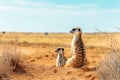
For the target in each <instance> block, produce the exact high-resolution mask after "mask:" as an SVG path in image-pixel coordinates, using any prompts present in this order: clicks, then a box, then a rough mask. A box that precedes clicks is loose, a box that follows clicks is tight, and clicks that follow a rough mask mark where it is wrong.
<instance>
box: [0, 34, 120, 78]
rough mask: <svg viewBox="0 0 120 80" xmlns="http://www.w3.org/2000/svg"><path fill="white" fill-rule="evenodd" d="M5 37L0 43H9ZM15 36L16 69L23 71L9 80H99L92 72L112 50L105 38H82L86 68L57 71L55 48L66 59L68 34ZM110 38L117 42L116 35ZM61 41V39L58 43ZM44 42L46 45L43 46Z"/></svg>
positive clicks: (68, 47)
mask: <svg viewBox="0 0 120 80" xmlns="http://www.w3.org/2000/svg"><path fill="white" fill-rule="evenodd" d="M1 35H2V34H1ZM9 35H10V34H9ZM9 35H8V34H6V35H2V37H1V41H3V40H6V41H8V42H10V41H9V40H7V39H6V37H5V36H9ZM19 35H20V37H19V39H20V40H19V45H18V49H19V50H20V51H21V55H22V57H21V61H20V65H21V67H22V68H23V69H24V70H25V71H15V72H13V73H11V75H10V76H11V79H12V80H99V79H98V75H97V71H96V70H95V69H94V68H96V67H97V66H98V65H99V62H100V61H101V60H102V59H103V58H104V56H106V54H109V53H110V52H111V51H112V50H113V43H111V38H110V37H108V36H106V35H105V34H83V41H84V43H85V48H86V55H87V59H88V64H87V65H86V66H84V67H82V68H72V67H59V68H58V67H55V64H56V57H57V54H56V53H55V52H54V50H55V48H56V47H59V46H60V47H61V46H62V47H64V48H65V56H66V57H67V58H69V57H70V43H71V39H72V35H71V34H59V36H58V34H50V35H47V36H46V35H44V34H42V35H41V34H32V33H31V35H30V34H29V37H28V34H20V33H19ZM25 35H27V36H26V37H27V38H28V39H24V38H26V37H25ZM36 35H37V36H36ZM56 35H57V36H56ZM69 35H70V36H69ZM38 36H39V37H41V36H42V37H41V38H40V41H41V43H44V44H41V43H40V42H39V38H37V37H38ZM113 36H114V39H115V40H117V42H119V34H113ZM31 37H34V40H31ZM46 37H47V38H46ZM61 37H63V38H64V39H61V40H60V38H61ZM32 39H33V38H32ZM42 40H43V41H42ZM44 40H46V41H47V42H46V43H45V41H44ZM61 41H62V42H61ZM112 41H113V40H112ZM35 42H36V43H35ZM117 44H119V43H117ZM10 45H11V44H10ZM117 47H118V46H117Z"/></svg>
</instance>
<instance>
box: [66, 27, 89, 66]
mask: <svg viewBox="0 0 120 80" xmlns="http://www.w3.org/2000/svg"><path fill="white" fill-rule="evenodd" d="M71 32H72V33H74V37H73V40H72V42H71V58H70V59H69V60H68V61H67V63H66V65H65V66H66V67H69V66H72V67H75V68H79V67H82V66H84V65H86V61H87V58H86V54H85V48H84V43H83V41H82V37H81V36H82V31H81V29H80V28H74V29H72V31H71Z"/></svg>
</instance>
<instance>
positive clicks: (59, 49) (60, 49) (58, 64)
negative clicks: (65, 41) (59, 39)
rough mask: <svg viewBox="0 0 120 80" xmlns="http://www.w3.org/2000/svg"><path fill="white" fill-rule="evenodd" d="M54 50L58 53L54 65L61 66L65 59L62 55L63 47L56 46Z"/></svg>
mask: <svg viewBox="0 0 120 80" xmlns="http://www.w3.org/2000/svg"><path fill="white" fill-rule="evenodd" d="M55 52H56V53H58V56H57V60H56V67H63V66H64V65H65V64H66V61H67V59H66V57H65V56H64V48H57V49H56V50H55Z"/></svg>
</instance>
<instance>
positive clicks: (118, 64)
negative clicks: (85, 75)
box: [97, 52, 120, 80]
mask: <svg viewBox="0 0 120 80" xmlns="http://www.w3.org/2000/svg"><path fill="white" fill-rule="evenodd" d="M97 72H98V75H99V80H120V54H118V53H115V52H114V53H112V54H109V55H108V56H107V57H105V58H104V60H102V62H101V63H100V65H99V67H98V68H97Z"/></svg>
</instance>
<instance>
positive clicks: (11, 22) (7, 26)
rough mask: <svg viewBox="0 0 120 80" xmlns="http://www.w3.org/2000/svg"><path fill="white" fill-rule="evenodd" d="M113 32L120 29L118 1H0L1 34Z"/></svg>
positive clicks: (119, 2) (119, 6)
mask: <svg viewBox="0 0 120 80" xmlns="http://www.w3.org/2000/svg"><path fill="white" fill-rule="evenodd" d="M77 26H79V27H81V28H82V29H83V32H97V31H96V29H95V28H98V29H100V30H103V31H108V32H115V31H119V30H118V29H117V27H120V0H0V31H13V32H14V31H19V32H69V30H70V29H71V28H73V27H77Z"/></svg>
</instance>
